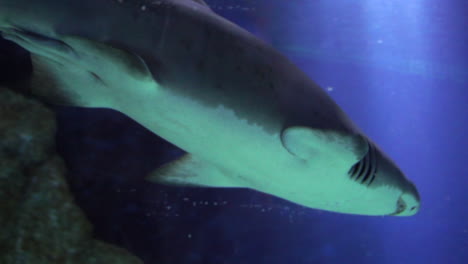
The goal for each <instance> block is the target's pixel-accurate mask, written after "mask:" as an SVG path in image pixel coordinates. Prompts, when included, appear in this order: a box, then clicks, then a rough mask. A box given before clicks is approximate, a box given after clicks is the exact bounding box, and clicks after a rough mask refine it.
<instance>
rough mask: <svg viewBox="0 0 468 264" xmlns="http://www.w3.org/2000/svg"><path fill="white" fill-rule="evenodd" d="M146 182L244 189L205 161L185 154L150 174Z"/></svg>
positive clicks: (233, 178)
mask: <svg viewBox="0 0 468 264" xmlns="http://www.w3.org/2000/svg"><path fill="white" fill-rule="evenodd" d="M147 180H149V181H152V182H156V183H162V184H168V185H183V186H202V187H232V188H234V187H244V186H242V184H240V183H239V182H237V181H236V179H235V177H232V176H231V175H228V174H227V173H226V172H224V171H223V170H221V169H219V168H218V167H216V166H215V165H213V164H210V163H209V162H207V161H204V160H202V159H198V158H196V157H194V156H192V155H191V154H186V155H184V156H182V157H181V158H179V159H178V160H175V161H173V162H170V163H168V164H165V165H163V166H162V167H160V168H158V169H157V170H155V171H154V172H152V173H151V174H150V175H149V176H148V177H147Z"/></svg>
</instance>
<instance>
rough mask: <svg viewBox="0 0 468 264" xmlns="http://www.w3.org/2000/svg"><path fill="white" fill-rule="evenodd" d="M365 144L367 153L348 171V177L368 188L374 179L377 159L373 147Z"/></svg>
mask: <svg viewBox="0 0 468 264" xmlns="http://www.w3.org/2000/svg"><path fill="white" fill-rule="evenodd" d="M367 144H368V146H369V151H368V152H367V154H366V156H364V158H362V159H361V160H360V161H359V162H357V163H356V164H354V165H353V166H352V167H351V169H349V171H348V175H349V177H350V178H351V179H352V180H354V181H356V182H358V183H360V184H364V185H367V186H369V185H371V184H372V182H373V181H374V179H375V174H376V172H377V158H376V154H375V147H374V146H373V145H372V144H370V143H369V142H368V143H367Z"/></svg>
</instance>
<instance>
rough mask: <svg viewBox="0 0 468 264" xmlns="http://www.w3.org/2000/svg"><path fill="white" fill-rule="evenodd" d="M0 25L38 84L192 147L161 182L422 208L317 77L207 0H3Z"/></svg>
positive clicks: (327, 206) (375, 208) (42, 91)
mask: <svg viewBox="0 0 468 264" xmlns="http://www.w3.org/2000/svg"><path fill="white" fill-rule="evenodd" d="M0 31H1V33H2V36H3V37H4V38H5V39H8V40H11V41H13V42H15V43H17V44H18V45H20V46H22V47H23V48H25V49H27V50H28V51H29V52H30V54H31V60H32V64H33V74H32V77H31V79H30V80H29V83H30V87H31V90H32V91H33V93H34V94H35V95H36V96H38V97H40V98H43V99H44V100H49V101H52V102H55V103H60V104H69V105H75V106H80V107H96V108H111V109H114V110H116V111H119V112H121V113H123V114H125V115H127V116H129V117H130V118H132V119H134V120H135V121H136V122H138V123H140V124H141V125H142V126H144V127H146V128H148V129H149V130H151V131H152V132H154V133H155V134H157V135H159V136H160V137H162V138H164V139H165V140H167V141H169V142H171V143H172V144H174V145H175V146H177V147H179V148H181V149H183V150H184V151H186V154H185V155H184V156H182V157H181V158H179V159H177V160H174V161H172V162H169V163H167V164H165V165H163V166H161V167H159V168H157V169H156V170H155V171H154V172H153V173H151V175H149V177H148V179H149V180H150V181H153V182H157V183H161V184H171V185H178V186H198V187H211V188H249V189H253V190H256V191H259V192H263V193H266V194H269V195H273V196H276V197H279V198H282V199H284V200H287V201H290V202H292V203H296V204H299V205H302V206H305V207H308V208H313V209H318V210H325V211H330V212H336V213H344V214H355V215H373V216H384V215H392V216H411V215H414V214H416V213H417V212H418V211H419V207H420V196H419V193H418V190H417V188H416V187H415V185H414V184H413V183H412V182H411V181H410V180H409V179H408V178H406V176H405V175H404V173H403V172H402V171H401V170H400V169H399V168H398V166H397V165H396V164H395V163H394V162H393V161H392V159H390V158H389V157H388V156H387V155H386V154H385V153H384V152H383V151H382V150H381V149H380V148H379V147H378V146H377V144H376V143H375V142H373V141H372V140H371V139H370V138H369V137H367V136H366V135H365V134H364V133H363V132H362V131H361V130H360V129H359V128H358V127H357V126H356V125H355V124H354V123H353V122H352V121H351V120H350V118H349V117H348V116H347V115H346V114H345V113H344V111H343V110H342V109H341V108H340V107H339V106H338V105H337V103H335V102H334V101H333V100H332V99H331V97H330V96H329V95H328V94H327V93H326V92H325V91H324V90H323V89H322V88H321V87H320V86H319V85H318V84H316V83H315V82H314V81H313V80H311V78H309V76H308V75H307V74H305V73H304V72H303V71H302V70H300V69H299V68H298V67H297V66H295V65H294V64H293V63H292V62H291V61H290V60H289V59H288V58H287V57H286V56H284V55H282V54H281V53H280V52H278V51H277V50H275V49H274V48H273V47H272V46H271V45H269V44H268V43H266V42H264V41H262V40H260V39H259V38H257V37H255V36H254V35H253V34H251V33H249V32H248V31H246V30H244V29H242V28H241V27H239V26H237V25H236V24H234V23H232V22H230V21H228V20H227V19H225V18H223V17H221V16H220V15H218V14H216V13H215V12H214V11H213V10H211V9H210V7H209V6H208V5H207V4H206V3H205V2H204V1H203V0H151V1H150V0H0Z"/></svg>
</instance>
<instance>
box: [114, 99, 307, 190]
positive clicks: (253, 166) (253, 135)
mask: <svg viewBox="0 0 468 264" xmlns="http://www.w3.org/2000/svg"><path fill="white" fill-rule="evenodd" d="M139 98H140V99H139V100H138V101H136V102H135V103H134V104H133V105H132V104H129V103H128V102H127V103H126V104H125V105H122V106H121V107H119V108H120V109H121V111H122V112H124V113H126V114H127V115H129V116H130V117H131V118H133V119H135V120H136V121H137V122H139V123H140V124H142V125H143V126H145V127H146V128H148V129H150V130H151V131H153V132H154V133H155V134H157V135H159V136H161V137H163V138H164V139H166V140H167V141H169V142H171V143H173V144H174V145H176V146H178V147H179V148H181V149H183V150H185V151H187V152H189V153H191V154H193V155H195V156H197V157H200V158H203V159H205V160H207V161H210V162H212V163H213V164H216V165H217V166H219V167H222V168H223V169H226V170H229V171H232V172H233V173H236V174H238V175H239V176H240V177H245V178H248V180H249V181H251V183H252V184H255V182H258V184H261V185H262V187H265V186H263V185H265V184H266V182H268V181H270V180H273V179H276V180H278V178H284V177H288V175H290V174H296V173H298V171H297V168H298V163H300V161H298V160H297V159H296V158H294V157H293V156H291V154H290V153H289V152H287V150H286V149H284V148H283V146H282V143H281V140H280V132H281V131H280V130H278V132H277V133H275V134H271V133H267V132H266V131H265V130H264V129H263V128H262V127H261V126H259V125H257V124H252V123H248V122H247V120H245V119H240V118H239V117H238V116H237V115H236V114H235V112H234V111H233V110H231V109H228V108H226V107H224V106H223V105H218V106H217V107H216V108H212V107H209V106H205V105H203V104H201V103H199V102H197V101H195V100H193V99H191V98H188V97H182V96H180V95H176V94H173V93H171V92H170V91H167V90H159V91H158V92H157V93H153V94H146V95H144V96H140V97H139ZM141 98H144V99H143V100H142V99H141ZM252 187H254V186H252ZM255 187H257V186H255Z"/></svg>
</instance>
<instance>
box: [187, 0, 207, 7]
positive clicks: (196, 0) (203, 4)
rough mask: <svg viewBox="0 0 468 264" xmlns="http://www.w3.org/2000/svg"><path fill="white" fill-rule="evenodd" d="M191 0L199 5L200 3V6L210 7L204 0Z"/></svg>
mask: <svg viewBox="0 0 468 264" xmlns="http://www.w3.org/2000/svg"><path fill="white" fill-rule="evenodd" d="M191 1H194V2H196V3H199V4H200V5H202V6H204V7H206V8H208V9H210V6H209V5H208V4H207V3H206V2H205V1H203V0H191Z"/></svg>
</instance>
